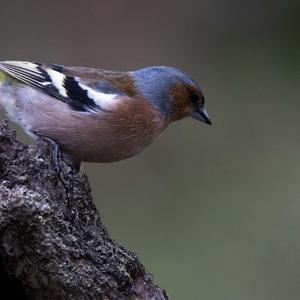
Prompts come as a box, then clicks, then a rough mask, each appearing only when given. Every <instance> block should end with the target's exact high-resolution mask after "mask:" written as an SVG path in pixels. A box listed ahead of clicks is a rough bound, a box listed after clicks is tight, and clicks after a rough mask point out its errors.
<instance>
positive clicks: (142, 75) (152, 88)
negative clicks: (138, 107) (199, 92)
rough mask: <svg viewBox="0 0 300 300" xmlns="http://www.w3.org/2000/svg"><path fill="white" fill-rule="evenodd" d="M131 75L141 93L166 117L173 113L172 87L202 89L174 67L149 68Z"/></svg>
mask: <svg viewBox="0 0 300 300" xmlns="http://www.w3.org/2000/svg"><path fill="white" fill-rule="evenodd" d="M131 74H132V76H133V78H134V80H135V84H136V87H137V88H138V89H139V91H140V92H141V93H142V94H143V95H144V97H145V98H146V99H147V100H148V101H149V102H151V103H152V104H153V105H154V106H156V107H157V108H158V110H159V111H160V112H161V113H162V114H163V115H165V116H168V115H169V114H170V112H171V103H170V88H171V86H172V85H174V84H178V83H185V84H187V85H191V86H195V87H197V88H199V89H200V87H199V86H198V84H197V82H196V81H194V80H193V79H192V78H190V77H189V76H188V75H187V74H185V73H183V72H182V71H180V70H178V69H176V68H173V67H166V66H154V67H147V68H144V69H140V70H137V71H134V72H132V73H131Z"/></svg>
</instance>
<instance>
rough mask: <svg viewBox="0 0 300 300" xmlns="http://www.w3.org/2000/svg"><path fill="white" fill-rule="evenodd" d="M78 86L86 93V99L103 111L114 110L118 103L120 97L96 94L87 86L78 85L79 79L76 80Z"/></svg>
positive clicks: (96, 92)
mask: <svg viewBox="0 0 300 300" xmlns="http://www.w3.org/2000/svg"><path fill="white" fill-rule="evenodd" d="M76 80H77V82H78V85H79V86H80V88H82V89H83V90H85V91H87V95H88V97H89V98H90V99H91V100H93V101H94V102H95V104H96V105H98V106H99V107H101V108H103V109H107V110H110V109H112V108H115V106H116V105H117V104H118V103H119V102H120V97H118V95H117V94H105V93H102V92H98V91H96V90H94V89H92V88H90V87H89V86H87V85H85V84H83V83H80V79H79V78H76Z"/></svg>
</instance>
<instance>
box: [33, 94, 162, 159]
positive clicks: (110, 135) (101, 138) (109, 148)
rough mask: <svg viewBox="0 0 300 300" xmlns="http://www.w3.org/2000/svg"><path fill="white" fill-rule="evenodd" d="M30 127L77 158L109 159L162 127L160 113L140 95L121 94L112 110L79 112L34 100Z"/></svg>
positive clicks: (139, 145) (140, 145)
mask: <svg viewBox="0 0 300 300" xmlns="http://www.w3.org/2000/svg"><path fill="white" fill-rule="evenodd" d="M34 108H35V109H36V115H38V116H39V117H38V118H36V117H35V119H34V120H32V127H33V128H32V130H34V131H36V132H37V133H38V134H40V135H43V136H47V137H49V138H51V139H53V140H54V141H56V142H57V143H59V144H60V145H61V147H62V150H63V151H64V152H66V153H67V154H69V155H71V156H72V157H73V158H74V159H76V160H78V161H90V162H92V161H93V162H111V161H117V160H121V159H125V158H128V157H131V156H133V155H135V154H137V153H139V152H140V151H142V150H143V149H144V148H145V147H146V146H147V145H149V144H150V143H151V142H152V141H153V140H154V139H155V138H156V137H157V136H158V135H159V134H160V133H161V132H162V131H163V129H164V128H165V127H166V125H167V124H166V122H165V121H164V120H163V119H162V117H161V116H160V114H159V113H158V112H157V111H156V110H155V109H154V108H153V107H152V105H151V104H149V103H148V102H147V101H145V100H144V99H142V98H135V99H132V98H128V97H124V99H123V101H121V102H120V104H118V105H117V107H116V108H115V109H114V110H113V111H108V112H103V111H99V113H97V114H96V113H86V112H84V113H82V112H77V111H74V110H70V108H69V107H68V105H66V104H65V103H63V102H61V101H57V100H53V99H51V98H50V97H49V99H47V101H45V99H44V101H39V102H38V104H37V103H35V106H34ZM31 113H32V112H31Z"/></svg>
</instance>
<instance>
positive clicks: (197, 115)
mask: <svg viewBox="0 0 300 300" xmlns="http://www.w3.org/2000/svg"><path fill="white" fill-rule="evenodd" d="M192 117H193V118H194V119H196V120H199V121H201V122H203V123H206V124H208V125H212V123H211V121H210V119H209V116H208V114H207V112H206V110H205V108H204V106H203V107H199V108H198V109H197V110H196V111H194V112H193V113H192Z"/></svg>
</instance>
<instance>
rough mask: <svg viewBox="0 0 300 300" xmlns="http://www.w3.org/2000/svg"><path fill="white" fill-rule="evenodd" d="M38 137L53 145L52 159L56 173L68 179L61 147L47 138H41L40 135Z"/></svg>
mask: <svg viewBox="0 0 300 300" xmlns="http://www.w3.org/2000/svg"><path fill="white" fill-rule="evenodd" d="M38 136H39V137H40V138H41V139H43V140H45V141H47V142H48V143H49V144H50V145H51V148H52V159H53V162H54V166H55V170H56V172H57V173H58V174H60V173H62V175H63V177H64V178H67V175H68V173H66V170H65V169H64V163H63V159H62V154H61V150H60V145H59V144H58V143H56V142H55V141H53V140H52V139H50V138H48V137H46V136H41V135H38Z"/></svg>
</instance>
